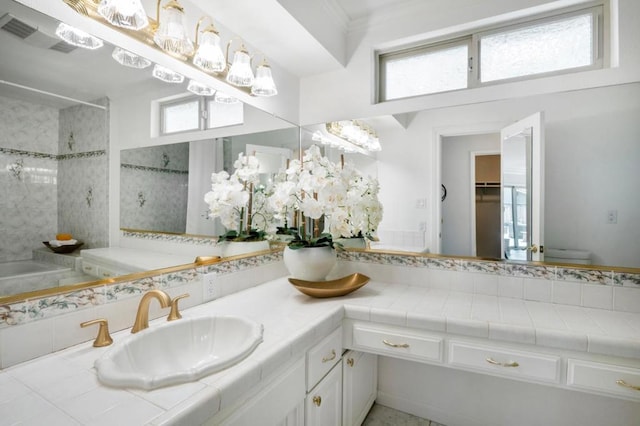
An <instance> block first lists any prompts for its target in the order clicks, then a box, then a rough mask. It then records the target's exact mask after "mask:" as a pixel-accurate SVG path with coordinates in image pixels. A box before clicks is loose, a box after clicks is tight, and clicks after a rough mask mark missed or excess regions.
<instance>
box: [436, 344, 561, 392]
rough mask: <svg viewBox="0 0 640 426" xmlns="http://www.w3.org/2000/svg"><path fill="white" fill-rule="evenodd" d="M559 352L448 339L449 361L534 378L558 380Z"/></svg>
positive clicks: (465, 366)
mask: <svg viewBox="0 0 640 426" xmlns="http://www.w3.org/2000/svg"><path fill="white" fill-rule="evenodd" d="M560 360H561V358H560V357H559V356H553V355H547V354H540V353H537V352H529V351H518V350H513V349H510V348H504V347H501V346H498V345H481V344H476V343H468V342H460V341H456V340H452V341H450V342H449V359H448V361H449V364H450V365H452V366H457V367H460V368H462V369H468V370H473V371H479V372H484V373H488V374H492V375H498V376H506V377H511V378H518V379H526V380H532V381H540V382H548V383H559V382H560Z"/></svg>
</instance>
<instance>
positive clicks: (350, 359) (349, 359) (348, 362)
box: [347, 358, 354, 367]
mask: <svg viewBox="0 0 640 426" xmlns="http://www.w3.org/2000/svg"><path fill="white" fill-rule="evenodd" d="M353 364H354V361H353V358H347V365H348V366H349V367H353Z"/></svg>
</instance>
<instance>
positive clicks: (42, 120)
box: [0, 96, 58, 154]
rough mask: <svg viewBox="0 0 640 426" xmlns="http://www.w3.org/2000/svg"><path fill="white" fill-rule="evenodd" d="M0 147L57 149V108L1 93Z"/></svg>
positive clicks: (34, 149) (35, 150)
mask: <svg viewBox="0 0 640 426" xmlns="http://www.w3.org/2000/svg"><path fill="white" fill-rule="evenodd" d="M0 111H2V114H0V129H2V132H0V147H2V148H10V149H17V150H22V151H31V152H38V153H47V154H57V153H58V110H57V109H55V108H51V107H47V106H43V105H38V104H33V103H31V102H25V101H20V100H16V99H11V98H6V97H3V96H0Z"/></svg>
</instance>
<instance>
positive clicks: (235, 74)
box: [227, 41, 255, 87]
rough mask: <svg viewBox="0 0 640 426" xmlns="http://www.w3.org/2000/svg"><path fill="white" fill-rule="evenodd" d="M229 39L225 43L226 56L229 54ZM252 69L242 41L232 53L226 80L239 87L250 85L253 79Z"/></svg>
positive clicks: (249, 57)
mask: <svg viewBox="0 0 640 426" xmlns="http://www.w3.org/2000/svg"><path fill="white" fill-rule="evenodd" d="M230 46H231V41H230V42H229V44H228V45H227V57H228V56H229V47H230ZM254 79H255V78H254V76H253V70H252V69H251V56H249V52H248V51H247V49H246V48H245V47H244V43H241V44H240V48H239V49H238V50H236V51H235V53H234V54H233V62H232V63H231V67H230V68H229V73H228V74H227V82H229V83H231V84H233V85H234V86H239V87H251V86H252V85H253V81H254Z"/></svg>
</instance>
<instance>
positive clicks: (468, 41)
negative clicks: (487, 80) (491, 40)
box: [377, 36, 473, 102]
mask: <svg viewBox="0 0 640 426" xmlns="http://www.w3.org/2000/svg"><path fill="white" fill-rule="evenodd" d="M465 45H466V46H467V53H468V55H469V57H471V55H472V49H473V46H472V38H471V36H463V37H456V38H452V39H447V40H443V41H439V42H435V43H429V44H422V45H417V46H411V47H406V48H403V49H398V50H393V51H389V52H380V53H379V54H378V55H377V64H378V75H379V82H380V84H378V96H379V98H380V99H381V100H380V102H391V101H396V100H400V99H409V98H414V97H417V96H428V95H433V94H436V93H447V92H455V91H458V90H464V89H466V88H468V87H469V85H470V81H469V80H470V75H469V74H470V73H469V72H467V87H464V88H460V89H450V90H443V91H440V92H430V93H422V94H415V95H411V96H405V97H400V98H392V99H388V98H387V97H386V85H384V84H383V82H384V81H385V77H386V73H385V70H386V67H385V66H384V64H385V63H386V62H387V60H388V59H389V58H391V59H396V58H402V57H412V56H417V55H419V54H424V53H432V52H437V51H441V50H447V49H450V48H452V47H457V46H465ZM467 71H469V64H468V63H467ZM382 99H384V100H382Z"/></svg>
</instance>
